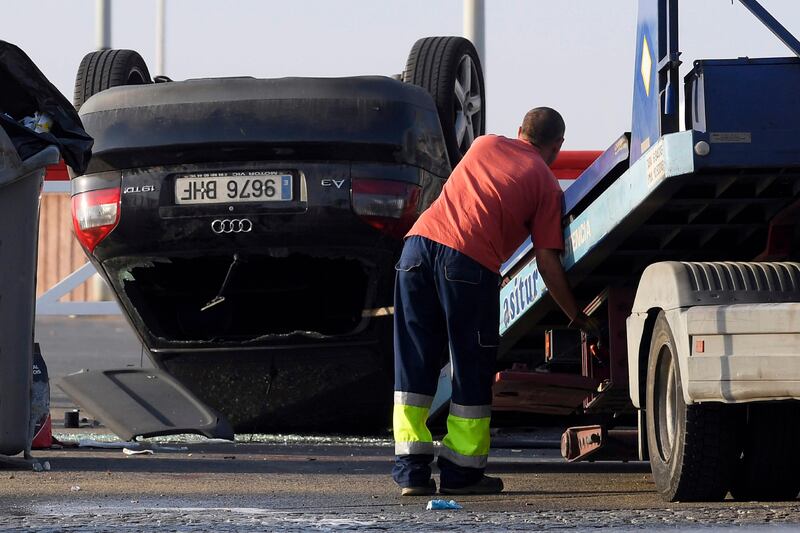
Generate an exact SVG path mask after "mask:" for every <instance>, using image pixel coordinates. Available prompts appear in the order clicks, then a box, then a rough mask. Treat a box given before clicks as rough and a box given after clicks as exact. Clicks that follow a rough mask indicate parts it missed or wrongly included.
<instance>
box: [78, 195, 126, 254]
mask: <svg viewBox="0 0 800 533" xmlns="http://www.w3.org/2000/svg"><path fill="white" fill-rule="evenodd" d="M119 200H120V189H119V187H115V188H113V189H99V190H96V191H89V192H82V193H79V194H76V195H75V196H73V197H72V225H73V226H74V228H75V236H76V237H77V238H78V241H80V243H81V245H83V247H84V248H86V250H87V251H88V252H90V253H91V252H92V251H94V249H95V247H96V246H97V244H98V243H99V242H100V241H102V240H103V239H105V238H106V236H108V234H109V233H111V230H113V229H114V228H115V227H116V226H117V223H118V222H119V212H120V205H119Z"/></svg>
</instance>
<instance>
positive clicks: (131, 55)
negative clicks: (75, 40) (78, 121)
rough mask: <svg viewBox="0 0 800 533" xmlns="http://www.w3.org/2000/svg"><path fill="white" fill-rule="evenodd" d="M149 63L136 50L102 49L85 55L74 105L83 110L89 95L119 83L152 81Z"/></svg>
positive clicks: (76, 84) (76, 82)
mask: <svg viewBox="0 0 800 533" xmlns="http://www.w3.org/2000/svg"><path fill="white" fill-rule="evenodd" d="M151 82H152V80H151V79H150V72H149V71H148V70H147V64H146V63H145V62H144V59H142V56H140V55H139V53H138V52H134V51H133V50H99V51H97V52H90V53H88V54H86V56H84V58H83V60H82V61H81V64H80V66H79V67H78V75H77V76H76V77H75V95H74V98H73V104H75V109H80V108H81V106H82V105H83V103H84V102H85V101H86V100H88V99H89V97H90V96H92V95H95V94H97V93H99V92H100V91H105V90H106V89H109V88H111V87H118V86H120V85H143V84H145V83H151Z"/></svg>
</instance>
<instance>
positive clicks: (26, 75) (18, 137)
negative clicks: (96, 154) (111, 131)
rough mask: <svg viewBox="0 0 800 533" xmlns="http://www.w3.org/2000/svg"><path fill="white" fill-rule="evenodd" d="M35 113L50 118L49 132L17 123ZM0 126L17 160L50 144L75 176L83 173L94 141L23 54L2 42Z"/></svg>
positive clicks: (75, 114) (65, 102)
mask: <svg viewBox="0 0 800 533" xmlns="http://www.w3.org/2000/svg"><path fill="white" fill-rule="evenodd" d="M37 111H38V112H39V113H46V114H47V115H49V116H50V117H51V118H52V120H53V125H52V127H51V128H50V132H49V133H36V132H34V131H33V130H30V129H28V128H26V127H24V126H22V125H21V124H19V123H18V122H17V121H19V120H21V119H23V118H24V117H28V116H33V115H34V114H35V113H36V112H37ZM4 114H5V115H9V116H10V117H9V116H5V115H4ZM0 127H2V128H3V129H4V130H5V131H6V133H7V134H8V136H9V137H10V138H11V141H12V142H13V143H14V147H15V148H16V149H17V152H18V154H19V156H20V158H21V159H27V158H28V157H30V156H31V155H33V154H35V153H37V152H40V151H41V150H43V149H44V148H46V147H47V146H48V145H51V144H53V145H56V146H58V147H59V149H60V151H61V157H63V158H64V161H66V163H67V164H68V165H69V166H70V167H72V170H73V171H75V173H76V174H83V173H84V172H85V171H86V166H87V165H88V164H89V158H90V157H91V156H92V144H93V143H94V141H93V139H92V138H91V137H90V136H89V134H88V133H86V130H84V129H83V124H82V123H81V119H80V117H78V113H77V112H76V111H75V108H74V107H73V106H72V104H71V103H70V102H69V100H67V99H66V98H64V95H62V94H61V93H60V92H59V90H58V89H56V88H55V86H54V85H53V84H52V83H50V81H49V80H48V79H47V78H46V77H45V75H44V74H42V72H41V71H40V70H39V69H38V68H37V67H36V65H35V64H34V63H33V61H31V59H30V58H29V57H28V56H27V55H26V54H25V52H23V51H22V50H20V49H19V48H18V47H16V46H14V45H13V44H11V43H7V42H5V41H0Z"/></svg>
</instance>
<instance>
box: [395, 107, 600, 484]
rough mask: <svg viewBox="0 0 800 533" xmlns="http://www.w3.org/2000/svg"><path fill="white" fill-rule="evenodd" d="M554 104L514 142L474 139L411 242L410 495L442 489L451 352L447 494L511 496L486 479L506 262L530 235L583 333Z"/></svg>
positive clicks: (401, 480) (406, 327)
mask: <svg viewBox="0 0 800 533" xmlns="http://www.w3.org/2000/svg"><path fill="white" fill-rule="evenodd" d="M564 129H565V126H564V120H563V118H561V115H560V114H559V113H558V112H557V111H555V110H553V109H550V108H547V107H540V108H536V109H533V110H531V111H529V112H528V113H527V114H526V115H525V119H524V120H523V123H522V126H521V127H520V128H519V131H518V134H517V137H518V138H517V139H508V138H505V137H500V136H494V135H486V136H483V137H479V138H478V139H476V140H475V142H474V143H473V145H472V146H471V147H470V149H469V151H468V152H467V154H466V155H465V156H464V158H463V159H462V161H461V162H460V163H459V164H458V166H457V167H456V168H455V170H453V173H452V174H451V175H450V179H449V180H448V181H447V183H446V184H445V186H444V189H443V190H442V194H441V195H440V196H439V198H438V199H437V200H436V201H435V202H434V203H433V205H431V207H430V208H429V209H428V210H427V211H425V212H424V213H423V214H422V215H421V216H420V218H419V220H418V221H417V223H416V224H415V225H414V227H412V228H411V231H409V233H408V235H407V236H406V237H407V238H406V242H405V246H404V247H403V252H402V254H401V257H400V261H399V262H398V263H397V266H396V267H395V268H396V270H397V281H396V285H395V319H394V327H395V329H394V331H395V333H394V335H395V340H394V349H395V393H394V416H393V420H394V438H395V455H396V463H395V467H394V470H393V477H394V480H395V481H396V482H397V483H398V484H399V485H400V487H401V494H403V495H425V494H432V493H435V492H436V484H435V482H434V481H433V480H432V479H431V467H430V463H431V462H432V461H433V439H432V438H431V433H430V431H429V430H428V427H427V425H426V421H427V418H428V411H429V409H430V406H431V402H432V401H433V396H434V394H435V392H436V384H437V380H438V376H439V364H440V357H441V356H442V354H443V353H445V350H447V349H448V347H449V350H450V361H451V368H452V384H453V387H452V390H453V393H452V398H451V403H450V413H449V416H448V418H447V435H446V436H445V437H444V439H443V440H442V448H441V450H440V452H439V459H438V466H439V470H440V472H441V478H440V483H441V486H440V491H441V492H442V493H443V494H490V493H497V492H500V491H502V490H503V482H502V480H501V479H499V478H490V477H487V476H485V475H484V470H485V468H486V461H487V458H488V454H489V420H490V416H491V401H492V376H493V374H494V365H495V359H496V357H497V347H498V345H499V319H500V307H499V281H500V278H499V274H498V273H499V271H500V265H501V264H502V263H503V261H505V260H506V259H508V257H510V256H511V254H512V253H513V252H514V251H515V250H516V249H517V248H518V247H519V246H520V244H522V242H523V240H524V239H525V238H526V237H527V236H529V235H530V236H531V237H532V239H533V244H534V247H535V253H536V263H537V266H538V269H539V273H540V275H541V277H542V279H543V280H544V282H545V284H546V285H547V288H548V289H549V291H550V294H551V295H552V297H553V299H554V300H555V301H556V303H558V305H559V306H560V307H561V309H562V310H563V311H564V313H565V314H566V315H567V316H568V317H569V318H570V320H571V323H570V325H571V326H573V327H585V326H587V320H588V319H587V317H586V315H584V314H583V313H582V312H581V310H580V309H579V308H578V306H577V305H576V303H575V298H574V297H573V295H572V291H571V290H570V288H569V285H568V283H567V280H566V276H565V274H564V269H563V267H562V265H561V260H560V254H561V252H562V251H563V249H564V240H563V230H562V227H561V216H562V196H563V194H562V192H561V187H560V186H559V184H558V181H557V180H556V178H555V176H553V174H552V172H551V171H550V169H549V165H551V164H552V163H553V161H555V159H556V156H557V155H558V153H559V151H560V150H561V145H562V144H563V142H564Z"/></svg>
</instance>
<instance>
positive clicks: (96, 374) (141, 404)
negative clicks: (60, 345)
mask: <svg viewBox="0 0 800 533" xmlns="http://www.w3.org/2000/svg"><path fill="white" fill-rule="evenodd" d="M57 384H58V386H59V387H61V389H62V390H63V391H64V392H65V393H67V395H68V396H69V397H70V398H72V399H73V400H74V401H75V402H76V403H77V404H78V405H80V406H81V407H82V408H84V409H85V410H87V411H89V412H90V413H92V414H93V415H94V416H95V417H97V418H98V419H100V420H101V421H102V422H103V424H105V425H106V426H108V427H109V428H110V429H111V431H113V432H114V433H116V434H117V435H118V436H119V437H120V438H122V439H123V440H132V439H134V438H136V437H156V436H160V435H179V434H184V433H195V434H199V435H204V436H206V437H208V438H218V439H227V440H233V437H234V434H233V429H232V428H231V425H230V424H229V423H228V421H227V420H226V419H225V418H223V417H222V415H220V414H219V413H216V412H215V411H213V410H212V409H211V408H210V407H208V406H206V405H205V404H204V403H202V402H201V401H200V400H198V399H197V398H196V397H195V396H194V395H193V394H192V393H191V392H189V391H188V390H187V389H186V388H185V387H183V386H182V385H181V384H180V383H178V382H177V381H176V380H175V379H174V378H172V377H171V376H169V375H168V374H166V373H165V372H163V371H161V370H157V369H154V368H123V369H118V370H82V371H80V372H76V373H74V374H70V375H68V376H66V377H64V378H61V379H60V380H59V381H57Z"/></svg>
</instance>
